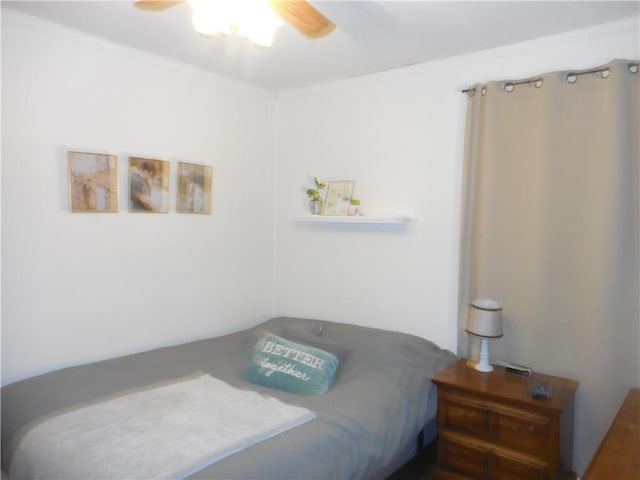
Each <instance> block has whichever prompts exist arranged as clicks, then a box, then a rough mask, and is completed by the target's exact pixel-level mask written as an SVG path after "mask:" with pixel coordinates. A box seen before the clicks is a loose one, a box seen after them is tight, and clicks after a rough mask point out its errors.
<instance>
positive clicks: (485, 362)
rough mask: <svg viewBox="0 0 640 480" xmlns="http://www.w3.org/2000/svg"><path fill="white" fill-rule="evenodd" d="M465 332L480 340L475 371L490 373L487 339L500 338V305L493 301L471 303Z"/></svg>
mask: <svg viewBox="0 0 640 480" xmlns="http://www.w3.org/2000/svg"><path fill="white" fill-rule="evenodd" d="M466 330H467V332H468V333H470V334H471V335H474V336H476V337H478V338H480V361H479V362H478V363H477V364H476V366H475V369H476V370H478V371H480V372H490V371H492V370H493V367H492V366H491V365H490V364H489V339H490V338H500V337H501V336H502V304H500V303H498V302H495V301H493V300H486V299H478V300H474V301H473V302H471V306H470V308H469V318H468V319H467V329H466Z"/></svg>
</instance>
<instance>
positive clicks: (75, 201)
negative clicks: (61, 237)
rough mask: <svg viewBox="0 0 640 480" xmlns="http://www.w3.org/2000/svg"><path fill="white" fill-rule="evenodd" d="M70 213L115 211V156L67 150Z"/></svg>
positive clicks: (116, 163)
mask: <svg viewBox="0 0 640 480" xmlns="http://www.w3.org/2000/svg"><path fill="white" fill-rule="evenodd" d="M67 158H68V164H69V208H70V210H71V212H72V213H79V212H83V213H96V212H98V213H103V212H110V213H113V212H117V211H118V160H117V157H116V156H115V155H107V154H103V153H87V152H68V154H67Z"/></svg>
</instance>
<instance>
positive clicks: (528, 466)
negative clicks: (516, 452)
mask: <svg viewBox="0 0 640 480" xmlns="http://www.w3.org/2000/svg"><path fill="white" fill-rule="evenodd" d="M490 478H492V479H493V480H546V479H548V478H550V475H549V465H547V464H544V463H541V462H540V463H538V462H535V463H533V462H531V461H524V460H517V459H515V458H508V457H504V456H501V455H493V456H492V457H491V475H490Z"/></svg>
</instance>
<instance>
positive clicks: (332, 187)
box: [324, 180, 356, 215]
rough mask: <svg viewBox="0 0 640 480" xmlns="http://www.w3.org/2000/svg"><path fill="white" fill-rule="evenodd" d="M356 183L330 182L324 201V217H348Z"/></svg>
mask: <svg viewBox="0 0 640 480" xmlns="http://www.w3.org/2000/svg"><path fill="white" fill-rule="evenodd" d="M355 186H356V182H355V181H353V180H342V181H330V182H328V184H327V194H326V197H325V200H324V215H348V214H349V206H350V204H351V197H352V196H353V190H354V189H355Z"/></svg>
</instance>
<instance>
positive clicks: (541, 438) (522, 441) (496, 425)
mask: <svg viewBox="0 0 640 480" xmlns="http://www.w3.org/2000/svg"><path fill="white" fill-rule="evenodd" d="M550 423H551V420H550V419H549V418H547V417H542V416H539V415H533V414H530V413H526V412H521V411H513V412H511V411H510V412H505V411H495V412H492V428H491V431H492V440H493V441H495V442H496V443H497V444H500V445H504V446H506V447H511V448H514V449H516V450H519V451H521V452H526V453H533V454H535V455H541V456H542V455H544V453H545V452H546V451H547V450H548V449H549V446H550V444H551V434H550Z"/></svg>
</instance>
